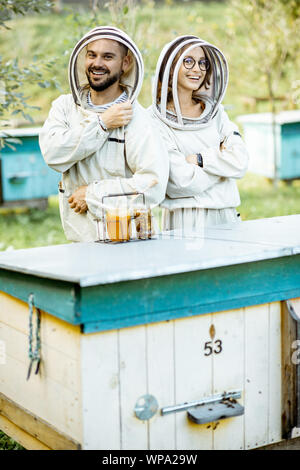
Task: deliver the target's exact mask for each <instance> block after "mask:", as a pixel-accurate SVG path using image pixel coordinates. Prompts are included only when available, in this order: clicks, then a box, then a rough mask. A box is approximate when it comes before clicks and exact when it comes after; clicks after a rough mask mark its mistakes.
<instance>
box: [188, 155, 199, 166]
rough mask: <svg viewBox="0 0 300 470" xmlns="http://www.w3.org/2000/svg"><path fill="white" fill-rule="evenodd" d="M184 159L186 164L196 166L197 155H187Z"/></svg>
mask: <svg viewBox="0 0 300 470" xmlns="http://www.w3.org/2000/svg"><path fill="white" fill-rule="evenodd" d="M185 159H186V161H187V162H188V163H193V164H194V165H198V161H197V155H188V156H187V157H185Z"/></svg>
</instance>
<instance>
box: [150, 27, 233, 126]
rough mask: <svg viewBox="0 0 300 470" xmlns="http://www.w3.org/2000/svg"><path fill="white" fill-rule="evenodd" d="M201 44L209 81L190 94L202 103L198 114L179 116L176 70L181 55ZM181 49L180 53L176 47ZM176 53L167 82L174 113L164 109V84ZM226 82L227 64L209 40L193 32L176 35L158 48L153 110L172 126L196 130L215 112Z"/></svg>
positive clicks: (212, 116)
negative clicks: (192, 116) (190, 116)
mask: <svg viewBox="0 0 300 470" xmlns="http://www.w3.org/2000/svg"><path fill="white" fill-rule="evenodd" d="M198 46H200V47H202V49H203V50H204V53H205V55H206V57H207V59H208V60H209V63H210V69H209V70H210V74H211V75H210V85H209V87H208V89H206V88H205V87H204V86H202V85H201V87H200V88H199V89H198V90H197V91H195V92H194V93H193V96H194V97H195V98H196V99H198V100H199V101H202V102H203V103H204V105H205V109H204V110H203V112H202V114H201V116H200V117H199V118H197V119H195V118H186V117H183V116H182V113H181V109H180V104H179V100H178V93H177V81H178V71H179V68H180V66H181V64H182V61H183V59H184V57H186V56H187V55H188V53H189V52H190V51H191V50H192V49H194V47H198ZM181 50H182V52H181V53H180V51H181ZM178 54H180V56H179V58H178V61H177V63H176V65H175V68H174V71H173V79H172V83H171V87H172V96H173V103H174V108H175V113H172V112H171V111H169V110H168V109H167V100H168V88H169V82H170V74H171V73H172V64H173V61H174V59H175V57H176V56H177V55H178ZM207 73H208V72H207ZM227 83H228V66H227V61H226V59H225V57H224V55H223V54H222V52H221V51H220V50H219V49H218V48H217V47H216V46H213V45H212V44H209V43H208V42H206V41H204V40H202V39H200V38H198V37H197V36H180V37H178V38H176V39H174V40H173V41H172V42H170V43H168V44H167V45H166V46H165V47H164V48H163V50H162V52H161V54H160V56H159V59H158V62H157V66H156V72H155V78H154V84H153V101H152V102H153V112H154V113H155V114H156V115H157V116H158V117H159V118H160V119H161V120H162V121H164V122H165V123H166V124H167V125H169V126H171V127H173V128H175V129H190V130H197V129H200V128H202V127H205V126H206V125H208V123H209V122H210V121H211V119H213V118H214V116H215V115H216V114H217V112H218V108H219V105H220V103H221V101H222V99H223V97H224V94H225V91H226V88H227Z"/></svg>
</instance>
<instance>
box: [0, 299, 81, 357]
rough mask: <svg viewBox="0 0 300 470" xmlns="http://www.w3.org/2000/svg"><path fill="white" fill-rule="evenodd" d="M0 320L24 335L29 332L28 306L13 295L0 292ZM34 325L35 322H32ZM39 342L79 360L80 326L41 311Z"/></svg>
mask: <svg viewBox="0 0 300 470" xmlns="http://www.w3.org/2000/svg"><path fill="white" fill-rule="evenodd" d="M0 322H2V323H4V324H5V325H8V326H10V327H12V328H14V329H15V330H17V331H20V332H22V333H24V334H26V335H28V332H29V307H28V304H27V303H26V302H23V301H21V300H19V299H16V298H15V297H12V296H10V295H8V294H5V293H3V292H0ZM34 325H35V323H34ZM41 342H42V345H43V344H47V345H49V346H51V347H52V348H53V349H56V350H57V351H60V352H62V353H63V354H65V355H67V356H70V357H72V358H73V359H76V360H79V358H80V327H79V326H73V325H70V324H69V323H67V322H65V321H63V320H60V319H58V318H55V317H53V316H52V315H49V314H48V313H46V312H44V311H42V312H41Z"/></svg>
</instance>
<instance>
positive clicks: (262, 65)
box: [230, 0, 300, 110]
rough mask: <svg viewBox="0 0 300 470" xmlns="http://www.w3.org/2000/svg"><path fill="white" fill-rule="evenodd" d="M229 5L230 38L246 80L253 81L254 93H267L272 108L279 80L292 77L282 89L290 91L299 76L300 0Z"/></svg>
mask: <svg viewBox="0 0 300 470" xmlns="http://www.w3.org/2000/svg"><path fill="white" fill-rule="evenodd" d="M230 5H231V8H232V11H233V24H234V31H233V33H232V39H233V40H234V41H236V44H237V45H238V47H240V49H241V57H242V61H243V63H244V66H245V69H246V70H247V72H248V79H249V80H255V83H256V84H257V94H258V95H261V94H262V93H264V94H265V95H267V97H268V99H269V100H270V103H271V107H272V110H274V106H275V98H276V95H277V94H278V93H279V91H280V90H281V84H282V79H283V78H285V79H286V78H287V77H289V78H290V80H291V83H290V86H289V89H288V90H285V92H286V94H289V93H290V92H291V90H292V88H293V82H294V81H295V80H296V78H297V76H298V75H299V66H300V60H299V59H300V58H299V50H300V35H299V30H300V1H299V0H272V1H271V0H231V2H230ZM241 30H242V31H243V35H244V37H246V38H247V39H246V41H245V42H244V43H241V41H239V40H237V37H238V34H239V31H241ZM263 90H264V91H263Z"/></svg>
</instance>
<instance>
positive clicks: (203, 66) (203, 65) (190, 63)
mask: <svg viewBox="0 0 300 470" xmlns="http://www.w3.org/2000/svg"><path fill="white" fill-rule="evenodd" d="M182 63H183V65H184V67H185V68H186V69H188V70H189V69H192V68H193V67H194V65H195V63H196V61H195V59H193V57H185V58H184V59H183V61H182ZM198 65H199V68H200V70H202V72H207V70H208V69H209V67H210V63H209V60H207V59H200V60H198Z"/></svg>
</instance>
